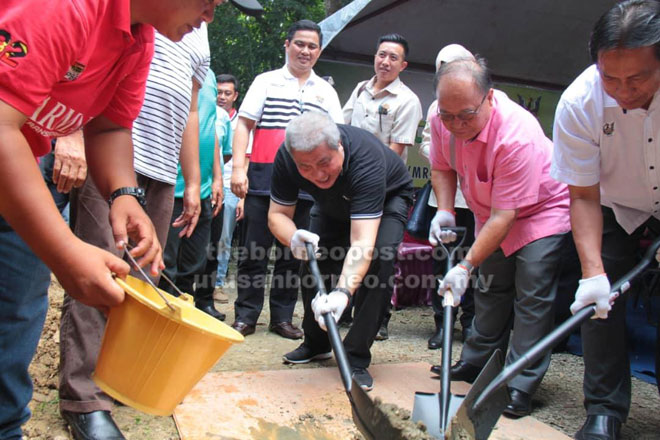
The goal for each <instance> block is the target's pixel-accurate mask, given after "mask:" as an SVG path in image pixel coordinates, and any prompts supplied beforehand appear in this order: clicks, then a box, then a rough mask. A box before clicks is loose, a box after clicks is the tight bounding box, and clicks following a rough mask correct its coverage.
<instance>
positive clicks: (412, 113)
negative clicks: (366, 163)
mask: <svg viewBox="0 0 660 440" xmlns="http://www.w3.org/2000/svg"><path fill="white" fill-rule="evenodd" d="M407 56H408V42H407V41H406V39H405V38H403V37H402V36H401V35H399V34H387V35H383V36H381V37H380V38H379V39H378V45H377V49H376V55H375V56H374V72H375V73H376V74H375V75H374V76H373V77H372V78H371V79H369V80H366V81H361V82H359V83H358V85H357V86H356V87H355V90H353V93H351V97H350V98H349V99H348V101H347V102H346V104H345V105H344V108H343V112H344V121H346V124H350V125H352V126H355V127H360V128H363V129H365V130H367V131H368V132H370V133H372V134H374V135H375V136H376V137H377V138H378V139H379V140H380V141H381V142H382V143H384V144H385V145H387V146H388V147H390V149H391V150H393V151H394V152H395V153H397V154H398V155H399V156H400V157H401V159H402V160H403V162H404V163H405V162H406V160H407V158H408V150H407V148H408V147H409V146H412V145H413V144H414V143H415V134H416V133H417V126H418V125H419V121H420V119H422V118H423V117H424V116H423V113H422V105H421V103H420V102H419V98H418V97H417V95H415V93H414V92H413V91H412V90H410V88H408V86H406V85H405V84H404V83H403V82H402V81H401V79H400V78H399V74H400V73H401V72H402V71H403V70H404V69H405V68H406V67H407V66H408V62H407V61H406V57H407ZM350 315H351V309H350V307H349V308H347V311H346V312H345V313H344V316H342V319H341V321H342V322H346V321H348V322H350V321H351V316H350ZM390 316H391V312H390V310H389V309H388V311H387V314H386V315H385V318H384V319H383V324H382V325H381V328H380V330H379V331H378V336H377V337H376V340H383V339H387V338H388V334H387V324H388V322H389V320H390Z"/></svg>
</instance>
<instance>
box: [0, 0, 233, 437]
mask: <svg viewBox="0 0 660 440" xmlns="http://www.w3.org/2000/svg"><path fill="white" fill-rule="evenodd" d="M222 2H223V0H67V1H61V0H60V1H52V2H43V1H39V0H4V1H3V5H2V11H1V12H0V187H2V193H1V195H0V216H1V217H0V347H1V349H0V439H8V438H12V439H13V438H21V425H22V424H23V423H25V421H26V420H27V419H28V418H29V416H30V412H29V410H28V408H27V404H28V402H29V401H30V398H31V395H32V385H31V381H30V377H29V375H28V365H29V363H30V361H31V359H32V356H33V355H34V351H35V349H36V346H37V343H38V341H39V336H40V333H41V328H42V326H43V321H44V319H45V315H46V310H47V305H48V301H47V289H48V283H49V281H50V272H49V269H48V268H50V269H52V271H53V272H54V273H55V275H56V276H57V278H58V279H59V281H60V283H61V284H62V286H63V287H64V288H65V289H66V291H67V292H68V293H69V294H70V295H71V296H73V297H74V298H76V299H77V300H79V301H81V302H83V303H85V304H87V305H90V306H95V307H99V308H101V309H107V308H108V307H111V306H115V305H117V304H119V303H121V302H122V300H123V297H124V293H123V291H122V289H121V288H119V286H118V285H117V284H116V283H114V282H113V274H115V275H117V276H120V277H123V276H125V275H126V274H127V273H128V271H129V266H128V265H127V264H126V263H125V262H123V261H122V260H121V259H119V258H117V257H115V256H113V255H111V254H110V253H108V252H105V251H102V250H100V249H98V248H95V247H93V246H91V245H88V244H86V243H84V242H83V241H82V240H80V239H79V238H76V237H75V236H74V235H73V234H72V232H71V231H70V230H69V228H68V227H67V225H66V223H65V222H64V221H63V220H62V218H61V216H60V215H59V212H58V211H57V209H56V207H55V204H54V202H53V199H52V197H51V195H50V192H49V191H48V190H47V188H46V185H45V184H44V181H43V178H42V177H41V174H40V172H39V169H38V167H37V161H36V160H35V157H38V156H40V155H43V154H45V153H47V152H48V151H49V149H50V140H51V138H53V137H59V136H65V135H68V134H70V133H73V132H76V131H78V130H79V129H81V128H83V127H84V128H83V131H84V139H85V152H86V156H87V163H88V169H89V173H90V175H91V176H92V178H93V179H94V182H95V183H96V186H97V187H98V188H99V190H100V191H101V193H102V194H103V195H104V197H107V198H108V200H109V201H110V202H109V203H110V204H111V208H110V223H111V225H112V229H113V234H114V237H115V239H116V244H117V247H118V248H121V247H122V246H123V244H124V243H127V242H128V240H129V238H130V239H131V240H132V241H133V242H134V243H135V248H134V249H133V250H132V251H131V254H132V255H133V256H135V257H136V258H138V262H139V263H140V264H141V265H143V266H147V265H148V266H149V267H150V270H151V272H152V274H156V273H157V272H158V270H159V268H161V267H162V259H161V246H160V244H159V243H158V240H157V238H156V235H155V232H154V227H153V225H152V224H151V222H150V220H149V218H148V217H147V215H146V214H145V212H144V210H143V209H142V208H141V206H140V204H139V201H140V200H139V199H140V194H139V192H138V191H137V188H136V187H137V184H136V181H135V172H134V171H133V154H132V153H133V146H132V143H131V125H132V121H133V119H135V117H136V116H137V114H138V113H139V111H140V108H141V105H142V100H143V97H144V87H145V80H146V77H147V74H148V71H149V65H150V61H151V56H152V54H153V40H154V30H153V27H155V28H156V29H157V30H158V31H159V32H161V33H162V34H164V35H166V36H167V37H168V38H170V39H172V40H174V41H178V40H180V39H181V38H182V37H183V35H185V34H186V33H188V32H190V31H191V30H192V29H193V27H198V26H200V24H201V22H202V21H211V20H212V19H213V12H214V8H215V6H217V5H218V4H220V3H222ZM152 26H153V27H152ZM133 196H134V197H133Z"/></svg>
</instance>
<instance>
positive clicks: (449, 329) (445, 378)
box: [440, 292, 454, 432]
mask: <svg viewBox="0 0 660 440" xmlns="http://www.w3.org/2000/svg"><path fill="white" fill-rule="evenodd" d="M445 295H453V294H452V293H451V292H445ZM443 309H444V316H443V317H442V324H443V332H444V333H443V335H442V336H443V337H442V372H441V373H442V375H441V378H440V379H441V383H442V389H441V390H440V398H441V401H440V429H441V430H442V432H444V431H445V430H446V429H447V424H448V423H449V420H447V419H448V418H449V400H450V397H451V396H450V393H451V375H450V365H451V346H452V336H453V333H454V312H453V311H452V306H450V305H445V306H444V308H443Z"/></svg>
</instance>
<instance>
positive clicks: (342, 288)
mask: <svg viewBox="0 0 660 440" xmlns="http://www.w3.org/2000/svg"><path fill="white" fill-rule="evenodd" d="M332 291H333V292H341V293H343V294H344V295H346V296H347V297H348V301H349V302H350V301H351V298H352V295H351V291H350V290H348V289H347V288H345V287H335V288H334V289H332Z"/></svg>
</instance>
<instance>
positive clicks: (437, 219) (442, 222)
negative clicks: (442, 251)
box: [429, 210, 456, 246]
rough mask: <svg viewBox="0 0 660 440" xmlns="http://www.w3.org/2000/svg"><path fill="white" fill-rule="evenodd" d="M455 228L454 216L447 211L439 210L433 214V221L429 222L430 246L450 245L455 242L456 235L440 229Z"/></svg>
mask: <svg viewBox="0 0 660 440" xmlns="http://www.w3.org/2000/svg"><path fill="white" fill-rule="evenodd" d="M455 226H456V218H455V217H454V214H452V213H451V212H449V211H444V210H440V211H438V212H436V213H435V215H434V216H433V220H431V227H430V228H429V241H430V242H431V245H433V246H437V245H438V243H439V242H443V243H451V242H452V241H456V233H455V232H452V231H447V230H446V229H445V230H443V229H442V228H443V227H444V228H447V227H449V228H453V227H455Z"/></svg>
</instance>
